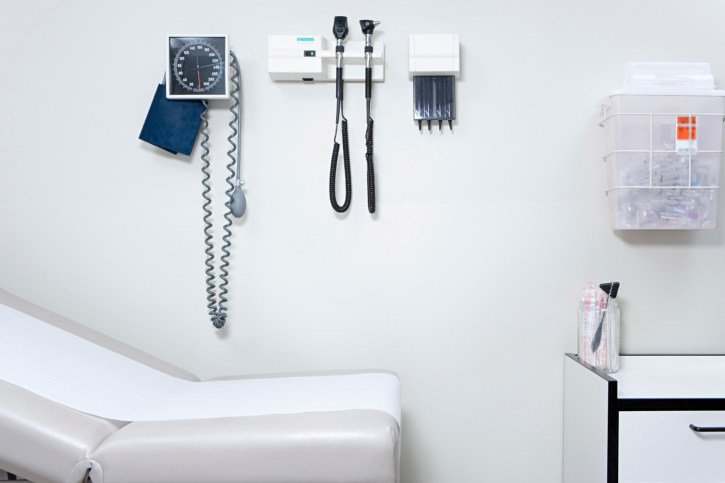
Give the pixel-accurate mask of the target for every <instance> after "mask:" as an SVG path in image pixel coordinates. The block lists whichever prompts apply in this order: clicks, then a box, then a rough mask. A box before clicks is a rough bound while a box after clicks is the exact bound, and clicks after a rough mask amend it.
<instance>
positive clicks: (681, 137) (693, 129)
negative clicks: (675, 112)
mask: <svg viewBox="0 0 725 483" xmlns="http://www.w3.org/2000/svg"><path fill="white" fill-rule="evenodd" d="M696 139H697V116H692V122H690V118H689V117H684V116H678V117H677V140H678V141H689V140H693V141H694V140H696Z"/></svg>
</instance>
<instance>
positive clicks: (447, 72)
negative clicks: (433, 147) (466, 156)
mask: <svg viewBox="0 0 725 483" xmlns="http://www.w3.org/2000/svg"><path fill="white" fill-rule="evenodd" d="M408 76H409V77H410V79H411V80H412V81H413V109H414V119H415V120H416V121H418V129H421V125H422V123H423V121H427V122H428V130H430V124H431V121H438V129H439V130H440V129H441V126H442V125H443V121H448V127H449V128H450V129H453V120H454V119H455V118H456V79H457V78H459V77H460V76H461V59H460V47H459V43H458V35H457V34H432V35H420V34H414V35H411V36H410V40H409V46H408Z"/></svg>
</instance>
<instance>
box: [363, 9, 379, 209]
mask: <svg viewBox="0 0 725 483" xmlns="http://www.w3.org/2000/svg"><path fill="white" fill-rule="evenodd" d="M378 25H380V22H378V21H374V20H360V28H362V31H363V33H364V34H365V103H366V108H367V109H366V112H367V122H368V128H367V131H365V146H366V147H367V151H366V152H365V160H366V161H367V164H368V211H369V212H370V213H375V168H374V166H373V118H372V117H370V98H371V97H372V90H373V89H372V87H373V69H372V66H371V64H372V60H373V30H375V27H376V26H378Z"/></svg>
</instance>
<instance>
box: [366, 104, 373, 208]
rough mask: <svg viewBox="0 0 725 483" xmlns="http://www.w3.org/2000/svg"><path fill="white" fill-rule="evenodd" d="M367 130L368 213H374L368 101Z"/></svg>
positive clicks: (370, 121) (371, 137) (371, 145)
mask: <svg viewBox="0 0 725 483" xmlns="http://www.w3.org/2000/svg"><path fill="white" fill-rule="evenodd" d="M367 110H368V128H367V131H365V146H366V147H367V151H366V152H365V160H366V161H367V163H368V211H369V212H370V213H375V167H374V166H373V118H372V117H370V101H369V100H368V109H367Z"/></svg>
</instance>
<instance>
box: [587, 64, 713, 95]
mask: <svg viewBox="0 0 725 483" xmlns="http://www.w3.org/2000/svg"><path fill="white" fill-rule="evenodd" d="M620 95H625V96H626V95H634V96H714V97H724V96H725V91H719V90H716V89H715V79H714V77H713V76H712V72H711V70H710V64H709V63H708V62H627V67H626V69H625V73H624V88H623V89H618V90H616V91H612V92H610V93H609V94H607V95H606V96H604V98H602V100H600V102H599V103H600V104H602V101H604V100H606V99H607V98H608V97H611V96H620Z"/></svg>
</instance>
